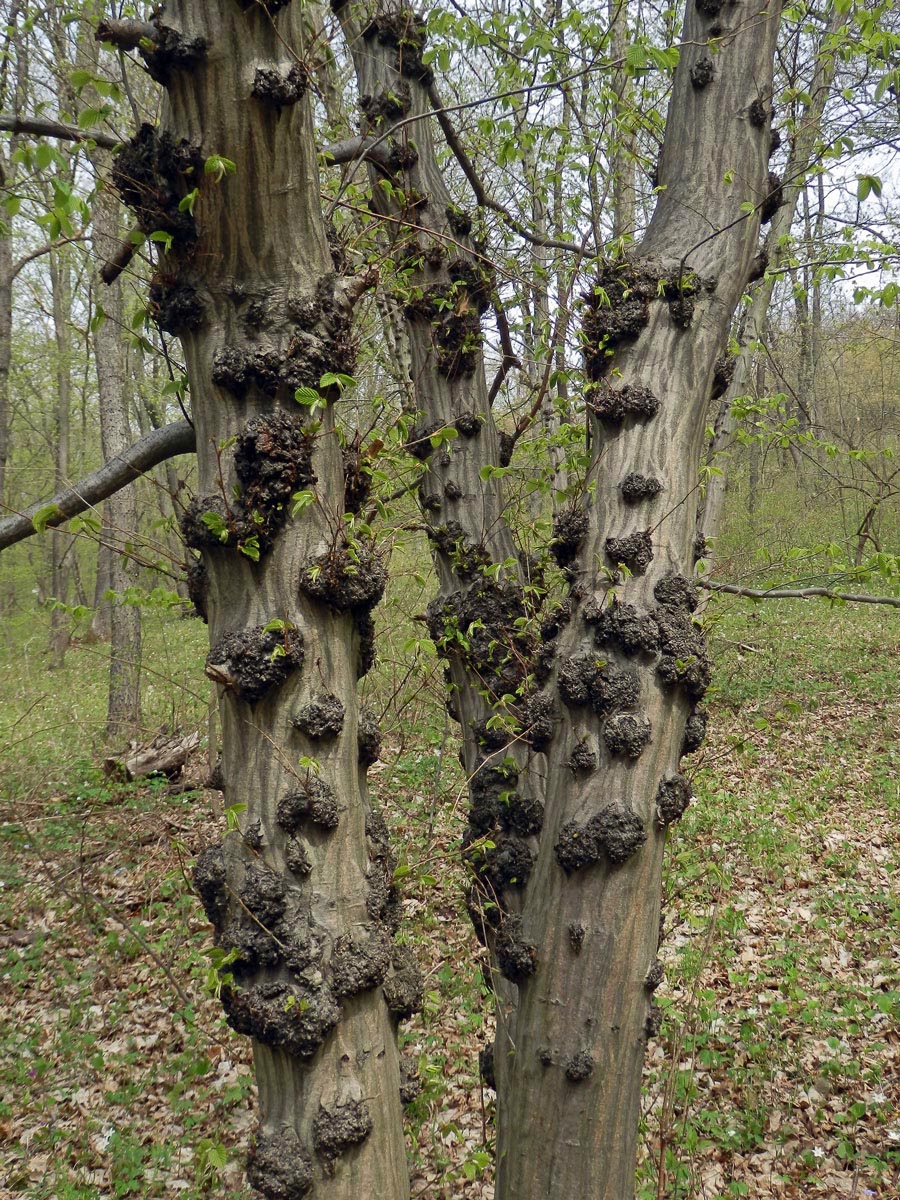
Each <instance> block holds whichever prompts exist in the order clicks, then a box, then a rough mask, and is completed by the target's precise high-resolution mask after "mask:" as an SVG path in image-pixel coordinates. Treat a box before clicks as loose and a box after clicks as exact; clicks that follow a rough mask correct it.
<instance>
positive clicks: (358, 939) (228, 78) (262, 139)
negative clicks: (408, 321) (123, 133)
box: [102, 0, 417, 1200]
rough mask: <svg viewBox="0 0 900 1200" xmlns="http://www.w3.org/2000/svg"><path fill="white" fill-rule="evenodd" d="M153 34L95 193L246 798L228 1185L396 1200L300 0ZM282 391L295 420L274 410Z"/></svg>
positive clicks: (203, 865) (399, 1192)
mask: <svg viewBox="0 0 900 1200" xmlns="http://www.w3.org/2000/svg"><path fill="white" fill-rule="evenodd" d="M158 21H159V23H162V22H163V21H164V22H165V25H166V26H168V27H170V30H171V31H174V32H168V33H166V35H165V39H164V40H162V39H161V40H160V42H159V43H158V49H154V48H153V47H150V48H148V47H147V46H146V43H142V45H143V46H144V49H145V51H146V54H147V58H148V61H149V66H150V69H151V71H152V72H153V73H154V74H155V75H156V77H157V78H159V79H160V80H161V82H163V84H164V85H165V87H166V93H167V102H166V104H165V106H164V113H163V124H162V127H161V130H160V131H155V130H151V129H148V128H146V127H145V128H144V129H142V130H141V132H140V133H139V134H138V135H137V137H136V138H135V139H134V140H133V141H132V143H130V144H129V145H128V146H127V147H126V148H125V149H124V150H123V152H122V153H121V154H120V155H119V156H118V159H117V165H116V169H115V178H116V180H117V183H118V186H119V189H120V191H121V193H122V194H123V196H124V198H125V199H126V200H127V201H128V202H129V203H130V204H131V206H132V207H134V208H135V209H136V211H137V213H138V218H139V221H140V224H141V226H142V228H143V229H144V230H145V231H146V232H151V231H153V230H158V229H161V230H163V231H165V232H167V233H169V234H170V235H171V237H172V245H171V249H170V250H169V252H168V253H167V254H165V256H164V257H163V260H162V262H161V263H160V267H159V269H158V271H157V273H156V275H155V276H154V279H153V281H152V284H151V300H152V303H153V304H154V307H155V309H156V312H157V315H158V318H159V320H160V324H161V325H162V327H163V328H164V329H167V330H168V331H169V332H171V333H174V334H177V335H178V336H180V337H181V341H182V345H183V349H184V354H185V361H186V363H187V367H188V374H189V377H190V380H191V398H192V404H193V418H194V422H195V425H196V431H197V464H198V476H199V483H198V495H197V499H196V500H195V501H194V502H193V503H192V505H191V506H190V507H189V509H188V510H187V512H186V514H185V519H184V523H183V529H184V533H185V536H186V539H187V541H188V544H189V545H191V546H192V547H193V548H194V549H196V550H198V551H199V552H200V555H201V565H199V566H198V568H197V569H196V570H195V572H194V594H195V596H196V597H197V600H198V602H199V603H200V604H201V605H203V606H204V607H205V609H206V612H207V615H208V620H209V628H210V643H211V647H212V648H211V651H210V655H209V658H208V661H207V674H208V675H209V676H210V677H211V678H212V679H213V680H214V681H216V682H217V683H218V684H219V685H220V692H221V694H220V709H221V725H222V772H221V774H222V781H223V783H224V789H225V794H226V800H227V804H228V805H229V807H230V808H231V809H232V811H234V812H238V811H240V810H239V809H235V808H234V806H236V805H237V806H242V805H246V808H245V809H244V810H243V812H241V816H240V833H232V834H230V835H229V836H228V837H226V838H225V840H224V842H223V843H222V844H221V845H219V846H217V847H212V848H210V849H209V850H207V851H206V852H205V853H204V855H203V856H202V857H201V859H200V860H199V862H198V864H197V872H196V882H197V886H198V890H199V891H200V893H201V896H202V898H203V900H204V904H205V907H206V910H207V913H208V915H209V916H210V919H211V920H212V922H213V924H214V926H215V928H216V936H217V942H218V944H219V946H220V947H221V948H222V949H223V950H224V951H234V961H233V962H231V964H230V965H229V966H228V967H227V968H226V970H227V971H228V973H229V975H231V976H233V978H234V981H235V983H234V984H232V983H231V982H230V981H229V980H228V979H227V978H226V980H225V983H224V986H223V988H222V997H223V1002H224V1005H225V1010H226V1014H227V1016H228V1019H229V1021H230V1022H231V1024H232V1025H233V1026H234V1027H235V1028H236V1029H237V1030H239V1031H240V1032H244V1033H248V1034H250V1035H251V1036H252V1037H253V1039H254V1060H255V1064H256V1074H257V1082H258V1084H259V1102H260V1130H259V1134H258V1137H257V1141H256V1144H255V1147H254V1148H253V1150H252V1151H251V1163H250V1168H249V1176H250V1179H251V1182H252V1183H253V1184H254V1186H256V1187H257V1188H258V1189H259V1190H260V1191H261V1192H262V1193H263V1194H264V1195H267V1196H270V1197H284V1196H301V1195H304V1194H306V1192H307V1191H309V1190H310V1189H311V1188H312V1187H314V1188H315V1195H316V1196H317V1197H320V1198H321V1200H350V1198H351V1197H353V1198H354V1200H355V1198H356V1197H360V1196H379V1197H384V1198H385V1200H396V1198H402V1197H405V1196H407V1195H408V1187H409V1185H408V1175H407V1170H406V1164H405V1155H404V1144H403V1130H402V1121H401V1110H400V1094H399V1088H400V1071H399V1058H398V1053H397V1047H396V1039H395V1020H396V1018H397V1017H398V1016H399V1015H405V1014H408V1012H409V1011H411V1009H413V1008H414V1007H415V1006H416V1000H417V996H416V985H415V981H414V979H412V967H411V964H410V962H409V961H408V959H407V956H406V955H405V954H404V953H403V952H402V951H400V950H398V949H397V948H396V947H395V946H394V945H393V941H392V934H393V931H394V929H395V928H396V922H395V920H394V914H395V911H396V905H395V903H394V897H393V890H392V885H391V878H392V870H393V865H392V863H391V861H390V857H389V853H388V850H387V846H386V839H385V835H384V826H383V824H382V823H381V821H380V818H379V816H378V814H377V813H375V812H374V811H373V810H372V807H371V804H370V801H369V798H368V794H367V789H366V782H365V765H364V764H366V763H367V762H369V761H371V755H370V753H369V750H370V747H371V739H372V730H371V729H370V728H369V724H368V722H367V721H366V720H365V719H361V716H360V713H359V709H358V701H357V678H358V676H359V674H360V673H363V672H365V670H367V669H368V666H369V665H370V664H371V654H372V625H371V618H370V609H371V607H372V605H373V604H374V603H375V602H376V601H377V599H378V596H379V593H380V590H381V588H382V587H383V581H384V568H383V566H382V564H381V562H380V559H379V557H378V555H377V553H376V552H375V550H374V548H373V547H372V545H371V544H370V543H369V542H367V541H366V539H365V538H362V537H355V536H353V531H352V526H348V523H347V522H345V521H343V520H342V514H343V513H344V511H345V509H346V506H347V504H346V501H345V498H344V473H343V462H342V454H341V446H340V442H339V440H338V437H337V436H336V432H335V415H334V409H333V405H332V404H331V400H332V399H333V398H334V396H333V393H332V391H331V390H329V389H328V388H327V387H320V379H321V377H322V376H323V374H324V373H326V372H329V371H331V372H335V373H350V372H351V371H352V367H353V354H352V351H351V334H350V318H351V307H352V301H353V299H354V297H355V296H356V295H357V294H358V292H359V291H360V287H359V281H354V280H347V279H342V278H340V277H339V276H338V275H336V274H335V268H334V264H333V262H332V256H331V252H330V250H329V246H328V242H327V240H326V234H325V228H324V224H323V221H322V217H321V207H320V200H319V182H318V177H317V170H316V154H315V144H314V139H313V131H312V119H311V107H310V102H309V97H308V96H307V95H304V94H303V93H304V91H305V75H304V74H303V72H302V71H300V72H298V71H297V70H296V69H295V65H296V64H297V63H298V62H302V61H303V55H304V49H305V47H304V32H305V20H304V12H303V8H302V6H301V5H300V4H299V3H295V4H288V5H284V4H283V3H279V4H276V3H274V2H272V3H269V4H268V5H264V4H243V5H241V4H238V3H234V0H211V2H210V3H206V4H202V5H198V4H195V3H190V2H189V0H173V2H172V3H170V4H169V5H168V6H167V7H166V10H165V12H164V14H163V15H162V17H160V18H158ZM102 32H103V33H104V35H105V36H107V37H108V36H110V35H111V30H110V29H109V28H108V27H107V28H106V29H104V30H103V31H102ZM298 56H299V57H298ZM195 189H198V194H196V195H195V194H194V190H195ZM186 197H187V198H188V199H185V198H186ZM191 208H193V215H192V214H191V211H190V210H191ZM300 387H304V388H307V389H310V390H309V391H308V392H306V393H304V395H305V396H306V398H307V399H309V396H310V394H312V395H316V394H317V395H318V396H319V403H318V404H317V406H316V411H311V410H310V408H309V407H308V406H307V407H306V408H304V407H303V406H301V405H300V404H298V403H296V402H295V400H294V393H295V390H296V389H297V388H300ZM310 494H311V495H312V496H313V502H312V503H310V504H308V506H307V507H305V508H304V509H303V511H302V512H298V514H297V516H296V518H294V519H291V509H292V507H293V505H294V503H296V504H297V505H298V506H299V505H302V503H303V499H302V497H303V496H307V497H308V496H309V495H310ZM296 495H300V496H301V499H299V500H297V501H296V502H294V501H292V496H296ZM348 529H349V533H348V532H347V530H348ZM358 746H359V749H358ZM358 764H363V765H358ZM382 985H383V986H382Z"/></svg>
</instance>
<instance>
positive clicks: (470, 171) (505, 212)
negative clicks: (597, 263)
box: [428, 84, 584, 254]
mask: <svg viewBox="0 0 900 1200" xmlns="http://www.w3.org/2000/svg"><path fill="white" fill-rule="evenodd" d="M428 98H429V100H430V101H431V103H432V106H433V108H434V115H435V116H436V117H437V122H438V124H439V125H440V127H441V130H442V131H443V134H444V137H445V138H446V139H447V145H448V146H449V147H450V149H451V150H452V151H453V154H454V157H455V158H456V161H457V162H458V163H459V165H460V167H461V168H462V173H463V174H464V175H465V177H466V179H468V181H469V184H470V186H471V188H472V191H473V192H474V193H475V199H476V201H477V202H478V203H479V204H480V205H481V206H482V207H483V208H489V209H491V211H492V212H495V213H499V214H500V216H501V217H502V218H503V219H504V221H506V223H507V224H508V225H509V227H510V229H512V230H513V231H514V232H515V233H517V234H519V236H520V237H523V238H524V239H525V240H526V242H531V244H532V245H534V246H551V247H552V248H553V249H554V250H565V251H566V252H567V253H569V254H582V253H584V246H578V245H576V244H575V242H560V241H557V240H556V239H555V238H545V237H540V236H539V235H538V234H536V233H532V232H531V230H530V229H528V228H527V226H525V225H523V224H522V222H521V221H520V220H518V218H517V217H515V216H513V214H512V213H511V212H510V211H509V209H508V208H506V207H505V206H504V205H502V204H500V203H499V201H497V200H494V199H493V197H491V196H489V195H488V193H487V192H486V191H485V188H484V184H483V183H482V182H481V177H480V176H479V174H478V172H477V171H476V170H475V166H474V164H473V162H472V160H471V158H469V155H468V154H467V152H466V148H465V146H463V144H462V141H461V140H460V137H459V134H458V133H457V132H456V127H455V126H454V124H453V122H452V121H451V120H450V117H449V116H448V113H449V112H450V110H449V109H448V108H446V106H445V105H444V103H443V101H442V100H441V97H440V94H439V93H438V90H437V88H436V87H435V85H434V84H431V86H430V87H429V88H428Z"/></svg>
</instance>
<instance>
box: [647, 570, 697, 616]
mask: <svg viewBox="0 0 900 1200" xmlns="http://www.w3.org/2000/svg"><path fill="white" fill-rule="evenodd" d="M653 595H654V597H655V598H656V599H657V600H658V601H659V603H660V604H662V605H665V606H666V607H668V608H680V609H683V610H684V611H685V612H689V613H692V612H693V611H694V609H695V608H696V607H697V605H698V604H699V603H700V593H699V592H698V591H697V589H696V587H694V585H693V584H692V583H691V581H690V580H689V579H686V578H685V577H684V575H679V574H677V573H672V574H670V575H664V576H663V577H662V579H660V580H659V581H658V582H657V584H656V586H655V587H654V588H653Z"/></svg>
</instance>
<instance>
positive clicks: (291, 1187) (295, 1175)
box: [247, 1127, 313, 1200]
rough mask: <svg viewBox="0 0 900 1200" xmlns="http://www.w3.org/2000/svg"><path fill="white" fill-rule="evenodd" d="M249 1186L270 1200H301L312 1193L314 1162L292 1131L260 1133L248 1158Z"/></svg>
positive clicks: (284, 1129) (261, 1131) (286, 1129)
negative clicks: (300, 1199)
mask: <svg viewBox="0 0 900 1200" xmlns="http://www.w3.org/2000/svg"><path fill="white" fill-rule="evenodd" d="M247 1182H248V1183H249V1184H250V1185H251V1187H254V1188H255V1189H256V1190H257V1191H258V1192H260V1193H261V1194H262V1195H263V1196H265V1197H266V1200H299V1198H300V1197H301V1196H305V1195H307V1193H309V1192H310V1191H311V1190H312V1186H313V1172H312V1160H311V1159H310V1157H309V1154H308V1153H307V1152H306V1148H305V1147H304V1145H303V1143H302V1142H301V1141H300V1139H299V1138H298V1137H297V1135H296V1134H295V1133H294V1131H293V1130H292V1129H289V1128H288V1127H284V1128H283V1129H282V1131H281V1132H280V1133H277V1134H275V1133H269V1132H266V1131H264V1130H260V1132H259V1133H258V1134H257V1136H256V1138H255V1139H254V1141H253V1143H252V1144H251V1146H250V1152H249V1154H248V1156H247Z"/></svg>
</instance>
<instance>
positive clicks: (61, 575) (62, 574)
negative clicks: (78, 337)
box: [50, 251, 72, 670]
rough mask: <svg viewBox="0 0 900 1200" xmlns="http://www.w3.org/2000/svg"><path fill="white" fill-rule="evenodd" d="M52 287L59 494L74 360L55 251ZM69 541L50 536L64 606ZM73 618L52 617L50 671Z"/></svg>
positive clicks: (65, 284)
mask: <svg viewBox="0 0 900 1200" xmlns="http://www.w3.org/2000/svg"><path fill="white" fill-rule="evenodd" d="M50 283H51V289H52V294H53V296H52V298H53V332H54V338H55V343H56V418H55V435H56V436H55V441H56V463H55V467H54V483H55V485H56V490H57V491H59V490H60V489H61V488H63V487H64V486H65V485H66V484H67V483H68V482H69V417H70V411H71V383H72V377H71V360H70V340H71V339H70V337H69V326H68V319H69V307H70V304H71V296H70V292H69V272H68V266H67V264H66V262H65V261H64V259H63V257H62V255H61V254H60V253H59V252H58V251H54V252H52V253H51V255H50ZM68 546H69V539H68V538H67V537H66V535H65V534H64V533H63V532H62V531H61V530H58V529H54V530H53V532H52V533H51V534H50V554H51V562H52V579H51V584H50V588H51V593H52V596H53V599H54V600H56V601H58V602H59V603H60V604H64V603H65V602H66V600H67V598H68V570H67V568H66V564H65V554H66V550H67V549H68ZM69 640H70V632H69V617H68V614H67V613H66V612H65V611H64V610H63V609H61V608H54V609H53V611H52V613H51V614H50V668H51V670H55V669H57V668H59V667H61V666H62V665H63V662H64V660H65V656H66V650H67V649H68V646H69Z"/></svg>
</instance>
